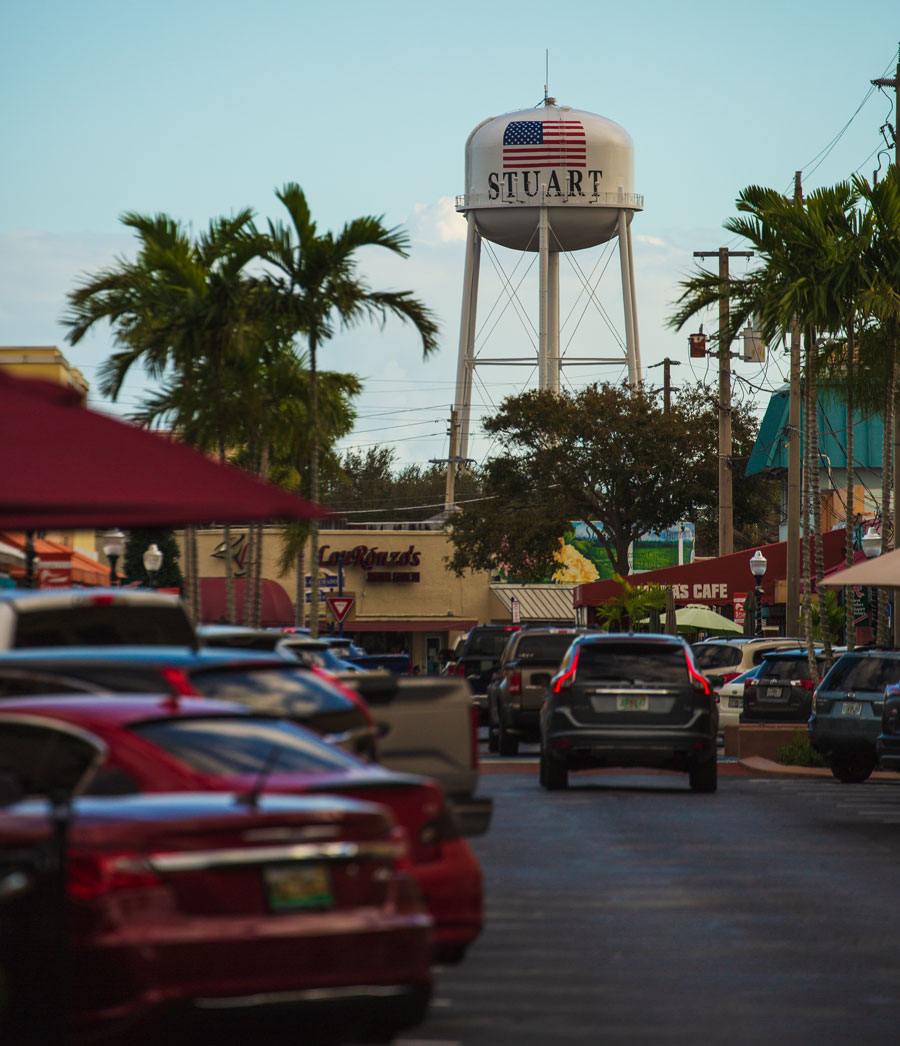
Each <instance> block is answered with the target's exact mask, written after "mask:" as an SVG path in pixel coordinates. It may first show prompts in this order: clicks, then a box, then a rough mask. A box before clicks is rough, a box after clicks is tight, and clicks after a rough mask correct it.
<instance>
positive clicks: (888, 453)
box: [875, 359, 900, 647]
mask: <svg viewBox="0 0 900 1046" xmlns="http://www.w3.org/2000/svg"><path fill="white" fill-rule="evenodd" d="M892 370H893V373H892V375H891V380H890V381H889V382H888V386H887V389H886V391H885V397H884V435H883V438H882V441H881V554H882V555H884V554H885V553H886V552H888V551H889V550H890V548H891V539H892V538H893V534H894V525H893V520H892V515H891V487H892V481H893V476H894V461H893V457H892V451H893V441H892V439H891V430H892V428H893V421H894V411H895V410H896V409H897V401H896V395H897V380H898V378H900V368H898V366H897V360H896V359H894V362H893V367H892ZM889 595H890V589H887V588H885V587H884V586H883V585H882V587H881V588H879V589H878V631H877V634H876V636H875V645H876V646H879V647H886V646H888V645H889V643H890V635H889V629H888V602H889V599H888V597H889Z"/></svg>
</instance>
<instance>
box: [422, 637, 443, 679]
mask: <svg viewBox="0 0 900 1046" xmlns="http://www.w3.org/2000/svg"><path fill="white" fill-rule="evenodd" d="M443 645H446V644H443ZM441 648H442V640H441V637H440V636H426V637H425V674H426V675H429V676H439V675H440V674H441V663H440V661H439V659H438V654H439V653H440V651H441Z"/></svg>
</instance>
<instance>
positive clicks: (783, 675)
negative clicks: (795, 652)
mask: <svg viewBox="0 0 900 1046" xmlns="http://www.w3.org/2000/svg"><path fill="white" fill-rule="evenodd" d="M818 665H819V676H820V677H821V674H822V669H823V668H824V666H825V660H824V658H819V659H818ZM759 678H760V679H812V676H811V675H810V671H809V658H808V657H806V656H805V655H803V656H800V657H777V658H772V659H771V660H769V659H768V658H767V659H766V660H764V661H763V663H762V665H761V666H760V670H759Z"/></svg>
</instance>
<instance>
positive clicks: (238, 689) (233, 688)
mask: <svg viewBox="0 0 900 1046" xmlns="http://www.w3.org/2000/svg"><path fill="white" fill-rule="evenodd" d="M191 684H192V685H193V687H194V689H195V690H196V691H197V692H198V693H200V694H202V695H203V696H204V697H215V698H218V699H219V700H222V701H237V702H239V703H240V704H242V705H245V706H246V707H248V708H251V709H252V710H253V711H254V712H265V713H266V715H284V716H290V717H297V718H302V717H304V716H307V715H312V714H314V713H317V712H332V711H343V710H344V709H346V708H348V707H350V706H352V704H353V702H352V701H351V700H350V698H349V697H346V696H345V695H344V694H342V693H341V691H340V690H338V689H337V687H335V686H332V685H331V684H330V683H328V682H326V681H325V680H324V679H319V678H318V677H317V676H314V675H312V673H311V672H309V671H308V670H307V669H304V668H291V667H290V666H288V667H286V668H282V667H281V666H280V665H274V666H272V667H271V668H270V667H268V666H261V667H258V668H234V669H227V668H215V669H203V670H201V671H196V672H192V673H191Z"/></svg>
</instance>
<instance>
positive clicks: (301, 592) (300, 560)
mask: <svg viewBox="0 0 900 1046" xmlns="http://www.w3.org/2000/svg"><path fill="white" fill-rule="evenodd" d="M305 551H306V542H305V541H304V542H303V548H302V549H301V550H300V551H299V552H298V553H297V559H296V560H295V564H294V570H295V571H296V575H297V576H296V581H295V583H294V625H295V626H296V627H297V628H303V626H304V625H305V623H306V557H305V555H304V552H305Z"/></svg>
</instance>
